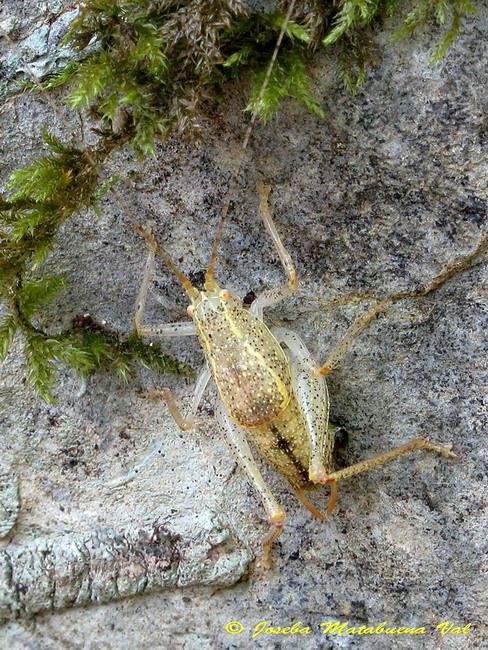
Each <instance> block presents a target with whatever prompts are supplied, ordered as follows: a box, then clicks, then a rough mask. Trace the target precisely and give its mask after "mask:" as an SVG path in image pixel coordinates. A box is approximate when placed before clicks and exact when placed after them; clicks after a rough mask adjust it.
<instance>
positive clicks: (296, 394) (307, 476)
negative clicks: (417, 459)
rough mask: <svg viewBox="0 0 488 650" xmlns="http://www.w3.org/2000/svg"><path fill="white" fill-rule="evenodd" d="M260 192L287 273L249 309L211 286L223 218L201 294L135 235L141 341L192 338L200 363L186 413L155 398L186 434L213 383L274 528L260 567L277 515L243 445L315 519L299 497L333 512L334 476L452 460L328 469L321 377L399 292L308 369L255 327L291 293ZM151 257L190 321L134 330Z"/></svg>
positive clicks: (414, 445)
mask: <svg viewBox="0 0 488 650" xmlns="http://www.w3.org/2000/svg"><path fill="white" fill-rule="evenodd" d="M258 190H259V194H260V204H261V205H260V208H261V209H260V211H261V216H262V218H263V222H264V225H265V227H266V230H267V231H268V233H269V235H270V236H271V239H272V240H273V243H274V245H275V247H276V250H277V252H278V255H279V257H280V260H281V263H282V265H283V267H284V269H285V272H286V274H287V276H288V281H287V283H286V284H284V285H283V286H282V287H279V288H277V289H272V290H268V291H264V292H263V293H261V294H260V295H259V296H258V297H257V298H256V300H254V302H253V303H252V304H251V306H250V308H246V307H244V306H243V304H242V302H241V301H240V300H239V299H237V298H235V297H234V296H233V295H232V294H231V293H230V291H228V290H226V289H222V288H221V287H220V286H219V285H218V284H217V282H216V281H215V279H214V266H215V260H216V256H217V249H218V246H219V242H220V239H221V235H222V230H223V224H224V221H225V215H224V216H223V217H222V220H221V223H220V227H219V230H218V234H217V237H216V241H215V244H214V247H213V251H212V255H211V258H210V263H209V266H208V269H207V271H206V274H205V283H204V289H203V290H199V289H197V288H196V287H194V286H193V285H192V283H191V282H190V281H189V280H188V278H187V277H186V276H185V275H184V274H183V273H182V272H181V271H180V270H179V269H178V268H177V267H176V266H175V264H174V263H173V262H172V261H171V259H170V258H169V257H168V255H167V254H166V253H165V251H163V250H162V249H161V248H160V246H159V245H158V244H157V242H156V240H155V238H154V235H153V234H152V232H151V230H149V229H144V228H139V231H140V232H141V233H142V234H143V235H144V237H145V239H146V242H147V244H148V247H149V256H148V261H147V264H146V268H145V273H144V278H143V282H142V285H141V289H140V292H139V295H138V300H137V308H136V315H135V326H136V330H137V332H138V334H140V335H149V336H163V337H164V336H188V335H197V336H198V338H199V339H200V342H201V345H202V347H203V350H204V353H205V358H206V364H205V366H204V368H203V370H202V371H201V373H200V375H199V377H198V380H197V383H196V388H195V392H194V395H193V399H192V401H191V403H190V406H189V408H188V411H187V413H186V415H185V416H183V415H182V413H181V412H180V410H179V408H178V406H177V404H176V401H175V399H174V396H173V394H172V393H171V391H170V390H169V389H162V391H161V393H162V396H163V397H164V399H165V400H166V403H167V405H168V407H169V410H170V411H171V413H172V415H173V417H174V419H175V420H176V422H177V424H178V426H179V427H180V428H181V429H184V430H186V429H190V428H191V427H192V425H193V422H194V420H195V414H196V411H197V408H198V405H199V403H200V400H201V398H202V395H203V393H204V390H205V388H206V386H207V383H208V381H209V379H210V377H211V376H213V378H214V381H215V384H216V386H217V389H218V393H219V400H218V405H217V409H216V412H217V419H218V422H219V425H220V427H221V428H222V430H223V431H224V433H225V434H226V437H227V440H228V442H229V444H230V447H231V448H232V450H233V452H234V454H235V457H236V458H237V461H238V463H239V464H240V465H241V467H242V468H243V469H244V471H245V473H246V475H247V477H248V479H249V481H250V482H251V483H252V485H253V486H254V488H255V489H256V490H257V492H258V494H259V496H260V497H261V500H262V502H263V505H264V508H265V509H266V512H267V515H268V518H269V521H270V522H271V523H272V524H273V528H272V530H271V533H270V535H269V536H268V537H267V538H266V540H265V542H264V553H263V558H264V563H266V562H267V559H266V558H267V554H268V552H269V548H270V546H271V544H272V543H273V541H274V540H275V539H276V537H277V536H278V534H279V533H280V531H281V530H282V527H283V523H284V520H285V512H284V510H283V509H282V508H281V506H280V505H279V503H278V502H277V500H276V499H275V497H274V496H273V494H272V493H271V491H270V489H269V488H268V486H267V485H266V483H265V481H264V479H263V477H262V474H261V472H260V470H259V468H258V466H257V465H256V463H255V460H254V458H253V453H252V451H251V448H250V446H249V443H248V439H249V440H250V441H251V442H252V445H253V446H254V448H255V449H256V450H257V451H258V452H259V453H260V454H261V455H262V456H263V457H264V458H265V459H266V461H267V462H268V463H269V464H270V465H272V466H273V467H275V468H276V469H277V470H278V471H279V472H280V473H281V474H282V475H283V476H285V477H286V478H287V479H288V481H289V482H290V484H291V485H292V487H293V488H294V490H295V491H296V493H297V494H298V496H299V498H300V500H301V501H302V502H303V503H304V504H305V506H306V507H307V508H308V509H309V510H310V511H311V512H312V513H313V514H314V515H315V516H317V517H319V518H320V519H324V516H323V515H322V514H321V513H320V512H319V511H318V510H317V509H316V508H315V506H313V505H312V504H311V503H310V501H309V500H308V499H307V497H306V496H305V491H308V490H314V489H316V488H318V487H320V486H321V485H322V484H325V483H327V484H330V486H331V497H330V501H329V506H328V509H327V514H328V515H329V514H331V512H332V511H333V509H334V505H335V501H336V495H337V488H336V483H337V481H338V480H340V479H343V478H346V477H348V476H353V475H354V474H358V473H360V472H362V471H364V470H367V469H371V468H372V467H375V466H377V465H380V464H382V463H385V462H387V461H389V460H393V459H394V458H396V457H398V456H400V455H402V454H405V453H406V452H408V451H411V450H413V449H429V450H431V451H436V452H438V453H440V454H442V455H443V456H446V457H448V458H452V457H455V454H453V453H452V451H451V446H448V445H441V444H437V443H433V442H430V441H429V440H427V439H425V438H417V439H415V440H412V441H410V442H408V443H406V444H405V445H402V446H400V447H396V448H394V449H392V450H391V451H389V452H386V453H384V454H380V455H379V456H376V457H374V458H372V459H370V460H366V461H364V462H361V463H358V464H356V465H351V466H350V467H347V468H345V469H342V470H339V471H337V472H334V471H333V467H332V460H331V458H332V449H333V444H334V440H333V433H332V432H331V430H330V429H329V427H328V416H329V400H328V394H327V387H326V383H325V379H324V376H323V375H325V374H326V373H327V372H329V371H330V370H331V369H332V368H333V367H334V366H336V365H337V363H338V362H339V361H340V360H341V359H342V358H343V356H344V355H345V353H346V351H347V350H348V348H349V346H350V345H351V343H352V342H353V341H354V339H355V338H356V336H357V335H358V333H359V332H360V331H361V329H362V328H363V327H364V326H365V325H366V324H367V323H369V322H370V321H371V319H372V318H373V317H374V316H375V315H376V314H378V313H379V312H380V311H382V310H383V308H384V306H385V304H386V303H387V302H389V301H391V300H393V299H398V298H400V297H405V296H404V295H403V294H402V295H400V294H398V295H397V296H390V297H389V298H387V299H385V300H383V301H375V302H373V303H372V304H371V306H370V308H369V309H368V311H367V312H366V313H365V314H364V315H363V316H361V317H360V318H359V319H358V320H356V321H355V322H354V323H353V324H352V325H351V326H350V328H349V329H348V331H347V332H346V334H345V336H344V338H343V339H342V340H341V341H340V342H339V343H338V345H336V347H334V348H333V350H332V352H331V353H330V354H329V356H328V357H327V359H326V361H325V363H324V364H323V365H322V366H321V365H318V364H316V363H315V362H314V361H313V360H312V359H311V357H310V354H309V352H308V350H307V348H306V346H305V344H304V343H303V341H302V340H301V339H300V338H299V337H298V336H297V335H296V334H295V333H294V332H292V331H290V330H287V329H284V328H275V329H271V330H270V329H268V327H267V326H266V325H265V323H264V322H263V310H264V308H266V307H268V306H270V305H273V304H275V303H277V302H279V301H280V300H282V299H283V298H285V297H286V296H288V295H290V294H291V293H293V292H294V291H296V289H297V286H298V285H297V280H296V273H295V269H294V266H293V262H292V259H291V257H290V255H289V253H288V251H287V250H286V249H285V247H284V245H283V243H282V241H281V239H280V236H279V235H278V232H277V230H276V227H275V225H274V222H273V220H272V217H271V213H270V210H269V207H268V194H269V188H268V187H266V186H265V185H264V184H262V183H259V184H258ZM156 254H158V255H159V256H161V257H162V259H163V260H164V261H165V262H166V264H167V265H168V266H169V267H170V268H171V269H172V270H173V271H174V272H175V273H176V275H177V276H178V278H179V279H180V281H181V283H182V285H183V288H184V289H185V291H186V293H187V295H188V297H189V298H190V300H191V303H190V305H189V307H188V315H189V316H190V317H191V318H192V320H193V322H181V323H171V324H164V325H161V326H147V325H143V324H142V317H143V312H144V308H145V304H146V298H147V292H148V286H149V281H150V274H151V269H152V267H153V264H154V259H155V255H156ZM405 295H407V294H405Z"/></svg>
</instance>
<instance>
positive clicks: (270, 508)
mask: <svg viewBox="0 0 488 650" xmlns="http://www.w3.org/2000/svg"><path fill="white" fill-rule="evenodd" d="M215 412H216V416H217V421H218V423H219V425H220V427H221V428H222V430H223V432H224V433H225V436H226V438H227V441H228V443H229V446H230V448H231V450H232V452H233V453H234V456H235V458H236V460H237V462H238V463H239V465H240V466H241V467H242V469H243V470H244V472H245V473H246V476H247V478H248V479H249V482H250V483H251V484H252V486H253V487H254V489H255V490H256V492H257V493H258V494H259V496H260V498H261V501H262V503H263V506H264V509H265V510H266V513H267V515H268V519H269V521H270V523H272V524H273V525H274V528H273V529H272V530H271V532H270V534H269V535H268V536H267V537H266V539H265V540H264V542H263V553H262V556H261V558H260V561H261V564H262V566H263V568H268V566H269V552H270V550H271V546H272V545H273V543H274V542H275V540H276V539H277V538H278V536H279V535H280V533H281V531H282V529H283V524H284V522H285V517H286V513H285V511H284V510H283V508H282V507H281V506H280V505H279V503H278V502H277V500H276V499H275V497H274V496H273V494H272V492H271V490H270V489H269V487H268V486H267V485H266V482H265V480H264V478H263V476H262V474H261V472H260V471H259V468H258V466H257V465H256V461H255V460H254V457H253V455H252V451H251V448H250V447H249V443H248V442H247V438H246V432H245V429H243V428H242V427H240V426H239V425H238V424H236V423H235V422H234V421H233V420H232V418H231V417H230V415H229V414H228V413H227V411H226V410H225V408H224V406H223V404H222V403H221V402H220V400H219V401H218V403H217V407H216V410H215Z"/></svg>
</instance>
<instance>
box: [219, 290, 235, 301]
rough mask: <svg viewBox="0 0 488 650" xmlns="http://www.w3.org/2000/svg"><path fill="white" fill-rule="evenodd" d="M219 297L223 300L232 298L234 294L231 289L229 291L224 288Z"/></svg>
mask: <svg viewBox="0 0 488 650" xmlns="http://www.w3.org/2000/svg"><path fill="white" fill-rule="evenodd" d="M219 298H221V299H222V300H229V299H230V298H232V294H231V292H230V291H227V289H222V291H221V292H220V293H219Z"/></svg>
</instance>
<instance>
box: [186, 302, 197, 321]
mask: <svg viewBox="0 0 488 650" xmlns="http://www.w3.org/2000/svg"><path fill="white" fill-rule="evenodd" d="M186 313H187V314H188V316H189V317H190V318H193V314H194V313H195V307H194V306H193V305H188V307H187V308H186Z"/></svg>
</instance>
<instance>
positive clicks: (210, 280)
mask: <svg viewBox="0 0 488 650" xmlns="http://www.w3.org/2000/svg"><path fill="white" fill-rule="evenodd" d="M295 2H296V0H291V2H290V5H289V7H288V11H287V12H286V16H285V19H284V20H283V24H282V26H281V31H280V33H279V36H278V40H277V41H276V45H275V48H274V50H273V54H272V56H271V59H270V62H269V65H268V68H267V70H266V74H265V76H264V79H263V84H262V86H261V90H260V91H259V96H258V99H257V101H256V104H255V106H254V110H253V112H252V114H251V119H250V120H249V124H248V127H247V130H246V134H245V136H244V140H243V141H242V145H241V149H240V152H239V155H238V157H237V162H236V166H235V169H234V173H233V174H232V178H231V180H230V183H229V189H228V190H227V194H226V197H225V199H224V205H223V207H222V213H221V216H220V222H219V225H218V228H217V234H216V236H215V242H214V245H213V248H212V253H211V255H210V260H209V263H208V268H207V271H206V273H205V288H206V289H211V288H212V287H213V286H214V285H215V280H214V268H215V262H216V260H217V252H218V249H219V245H220V241H221V239H222V234H223V232H224V226H225V221H226V219H227V215H228V212H229V208H230V204H231V201H232V197H233V195H234V191H235V188H236V185H237V178H238V176H239V172H240V171H241V167H242V163H243V162H244V154H245V151H246V148H247V144H248V142H249V138H250V137H251V133H252V130H253V127H254V123H255V122H256V118H257V116H258V113H259V106H260V104H261V102H262V100H263V97H264V93H265V92H266V88H267V86H268V83H269V80H270V78H271V73H272V72H273V67H274V64H275V61H276V58H277V56H278V52H279V49H280V46H281V42H282V40H283V37H284V35H285V32H286V28H287V25H288V23H289V21H290V17H291V14H292V13H293V9H294V8H295Z"/></svg>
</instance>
